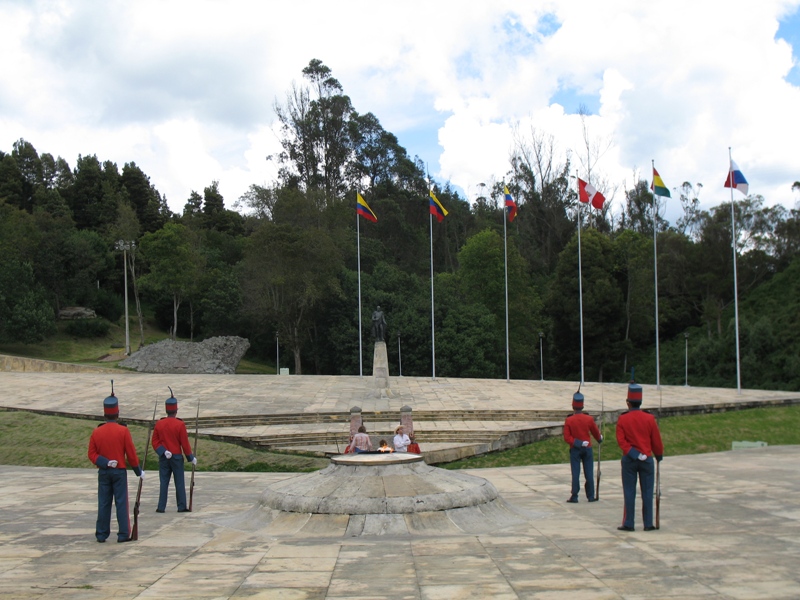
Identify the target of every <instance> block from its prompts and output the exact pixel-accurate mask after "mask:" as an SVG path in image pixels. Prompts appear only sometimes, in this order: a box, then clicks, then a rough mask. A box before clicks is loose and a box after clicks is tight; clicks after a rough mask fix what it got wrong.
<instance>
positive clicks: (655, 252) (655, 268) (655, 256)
mask: <svg viewBox="0 0 800 600" xmlns="http://www.w3.org/2000/svg"><path fill="white" fill-rule="evenodd" d="M650 162H651V165H652V167H653V173H655V172H656V162H655V161H654V160H651V161H650ZM657 230H658V195H657V194H656V184H655V182H653V279H654V283H655V290H656V389H659V390H660V389H661V358H660V356H659V348H658V337H659V336H658V245H657V242H656V234H657Z"/></svg>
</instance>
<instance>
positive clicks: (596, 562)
mask: <svg viewBox="0 0 800 600" xmlns="http://www.w3.org/2000/svg"><path fill="white" fill-rule="evenodd" d="M470 473H471V474H474V475H478V476H481V477H484V478H486V479H488V480H489V481H491V482H492V483H493V484H494V485H495V486H496V487H497V489H498V491H499V492H500V494H501V495H502V497H503V498H504V499H505V500H506V502H508V503H509V504H511V505H513V506H515V507H516V508H517V509H518V510H519V511H521V512H522V513H523V514H524V515H525V516H526V518H527V523H526V524H524V525H522V526H517V527H514V528H511V529H508V530H501V531H492V532H487V533H484V534H479V535H476V534H462V535H452V534H449V535H442V534H437V533H436V532H432V533H431V535H427V536H425V535H418V536H410V535H394V536H373V537H368V536H367V537H364V536H362V537H358V538H347V537H343V536H342V535H341V533H340V531H339V530H338V529H337V524H336V522H335V517H334V516H326V515H321V516H310V515H297V518H296V520H295V521H293V522H291V523H292V525H291V526H290V525H288V524H287V525H286V527H285V529H284V530H283V531H276V530H275V529H274V528H272V529H269V530H267V529H266V528H262V527H260V524H259V520H258V510H253V509H254V507H255V506H256V504H257V502H258V500H259V496H260V494H261V492H262V491H263V490H264V488H265V487H266V486H267V485H268V484H269V483H271V482H275V481H278V480H281V479H284V478H286V477H291V476H292V475H288V476H287V475H285V474H264V473H256V474H246V473H200V474H199V475H198V476H197V479H196V487H195V512H193V513H187V514H178V513H176V512H174V508H175V507H174V503H173V501H172V499H170V505H168V512H167V513H165V514H156V513H155V512H154V510H155V505H156V500H157V498H156V496H157V489H158V484H157V482H156V481H155V480H153V479H148V480H146V481H145V486H144V493H143V495H142V507H143V508H142V513H141V516H140V523H139V528H140V529H139V531H140V533H139V541H138V542H132V543H129V544H116V543H113V542H108V543H106V544H102V545H101V544H97V543H96V542H95V541H94V535H93V532H94V518H95V510H96V491H95V488H96V475H95V474H94V472H92V471H91V470H89V469H49V468H34V469H32V468H24V467H10V466H2V467H0V481H2V485H0V597H2V598H20V599H23V598H24V599H32V598H48V599H50V598H76V599H78V598H80V599H84V598H85V599H93V598H112V597H113V598H296V599H300V598H330V599H333V598H373V599H376V598H387V599H389V598H391V599H394V598H413V599H431V600H434V599H446V600H457V599H461V598H475V599H478V598H582V599H584V598H586V599H600V598H603V599H612V598H625V599H630V600H633V599H637V598H698V599H718V598H769V599H778V598H787V599H788V598H798V597H800V572H798V569H797V564H798V561H799V560H800V542H799V541H798V540H800V448H798V447H770V448H762V449H752V450H738V451H734V452H723V453H717V454H706V455H698V456H684V457H675V458H670V457H669V456H668V457H667V458H665V460H664V462H663V463H662V488H663V499H662V508H661V529H660V530H659V531H654V532H644V531H641V522H640V521H637V523H636V526H637V529H638V530H637V531H636V532H633V533H624V532H620V531H617V530H616V526H617V525H618V524H619V522H620V519H621V513H622V493H621V489H620V483H619V467H618V464H617V463H608V464H605V465H604V467H603V478H602V480H601V499H600V502H596V503H593V504H589V503H586V502H581V503H579V504H566V503H565V502H564V500H565V499H566V497H567V495H568V486H569V476H568V466H566V465H550V466H541V467H516V468H506V469H484V470H476V471H470ZM131 490H132V493H133V485H131ZM248 511H251V512H250V513H249V515H247V516H244V517H243V518H244V522H246V523H249V526H247V527H244V526H242V525H240V526H239V528H231V527H226V526H223V525H221V524H220V522H224V521H225V520H228V519H230V518H231V517H235V516H238V517H239V518H240V519H239V520H240V521H241V520H242V516H243V515H246V513H247V512H248ZM112 531H113V529H112ZM267 531H268V533H267ZM113 537H114V536H113V535H112V540H113Z"/></svg>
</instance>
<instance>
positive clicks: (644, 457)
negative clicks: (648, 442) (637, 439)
mask: <svg viewBox="0 0 800 600" xmlns="http://www.w3.org/2000/svg"><path fill="white" fill-rule="evenodd" d="M639 460H647V454H642V453H639Z"/></svg>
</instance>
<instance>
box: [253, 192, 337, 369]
mask: <svg viewBox="0 0 800 600" xmlns="http://www.w3.org/2000/svg"><path fill="white" fill-rule="evenodd" d="M282 202H283V203H285V204H288V205H290V206H287V207H286V209H285V210H286V212H288V213H295V212H298V211H302V207H303V206H305V207H306V209H307V210H308V205H309V201H308V199H307V198H306V197H305V195H303V194H300V193H299V192H291V191H290V192H288V193H287V194H286V196H285V197H284V198H283V199H282ZM292 207H295V208H296V209H297V210H293V208H292ZM277 208H278V209H280V207H277ZM341 267H342V259H341V254H340V252H339V250H338V248H337V247H336V245H335V244H334V243H333V241H332V239H331V237H330V235H328V233H327V231H325V230H324V229H322V228H321V227H317V226H313V225H312V226H299V225H296V224H290V223H286V224H276V223H271V222H265V223H263V224H262V225H261V227H259V229H258V230H256V231H255V232H254V233H253V235H252V236H251V238H250V242H249V244H248V247H247V249H246V251H245V257H244V261H243V265H242V270H241V273H240V274H241V282H242V290H243V296H244V310H245V311H246V313H247V314H248V315H249V316H250V318H251V319H252V320H253V322H254V323H255V324H256V325H257V326H258V327H260V328H261V330H264V329H273V328H274V327H277V330H278V332H279V334H280V338H281V340H282V341H284V340H285V343H286V344H287V345H288V346H289V347H290V348H291V350H292V353H293V355H294V362H295V373H298V374H299V373H302V352H303V350H304V348H306V347H308V345H309V344H310V343H311V341H312V338H313V337H314V325H315V316H316V313H317V312H318V311H319V310H320V309H321V307H322V306H323V305H324V303H325V302H327V301H328V299H330V298H331V297H332V296H338V295H340V294H341V288H340V284H339V280H338V278H337V275H338V273H339V272H340V270H341Z"/></svg>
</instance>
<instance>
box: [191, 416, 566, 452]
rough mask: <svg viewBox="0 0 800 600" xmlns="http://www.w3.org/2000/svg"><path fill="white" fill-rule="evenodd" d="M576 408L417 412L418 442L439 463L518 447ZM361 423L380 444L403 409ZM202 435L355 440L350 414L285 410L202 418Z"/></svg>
mask: <svg viewBox="0 0 800 600" xmlns="http://www.w3.org/2000/svg"><path fill="white" fill-rule="evenodd" d="M571 412H572V411H554V410H511V411H508V410H505V411H504V410H491V409H486V410H451V411H446V410H442V411H414V412H413V413H412V415H413V420H414V431H415V441H416V442H417V443H419V444H420V445H421V446H422V448H423V455H424V456H425V460H426V462H428V463H429V464H435V463H440V462H447V461H450V460H457V459H458V458H463V457H465V456H474V455H477V454H484V453H486V452H492V451H496V450H505V449H508V448H514V447H517V446H520V445H523V444H528V443H531V442H534V441H538V440H541V439H546V438H549V437H552V436H558V435H561V430H562V425H563V422H564V419H565V418H566V416H567V415H569V414H571ZM360 414H361V419H362V422H363V423H364V424H365V425H366V427H367V432H368V433H369V435H370V438H371V439H372V442H373V445H375V446H376V447H377V445H378V442H379V441H380V440H381V439H385V440H387V441H389V442H390V443H391V440H392V438H393V436H394V430H395V427H396V426H397V425H398V424H399V422H400V413H399V411H398V412H394V411H391V412H389V411H386V412H374V411H373V412H361V413H360ZM199 428H200V431H201V435H202V436H203V437H208V438H211V439H215V440H219V441H226V442H233V443H238V444H242V445H245V446H248V447H253V448H261V449H264V450H273V451H274V450H285V451H295V452H296V451H298V450H303V451H305V452H311V453H313V454H318V455H323V456H330V455H335V454H341V453H342V452H344V448H345V447H346V446H347V444H348V443H349V440H350V414H349V413H333V412H330V413H324V412H320V413H282V414H258V415H235V416H232V415H231V416H208V417H201V418H200V419H199Z"/></svg>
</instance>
